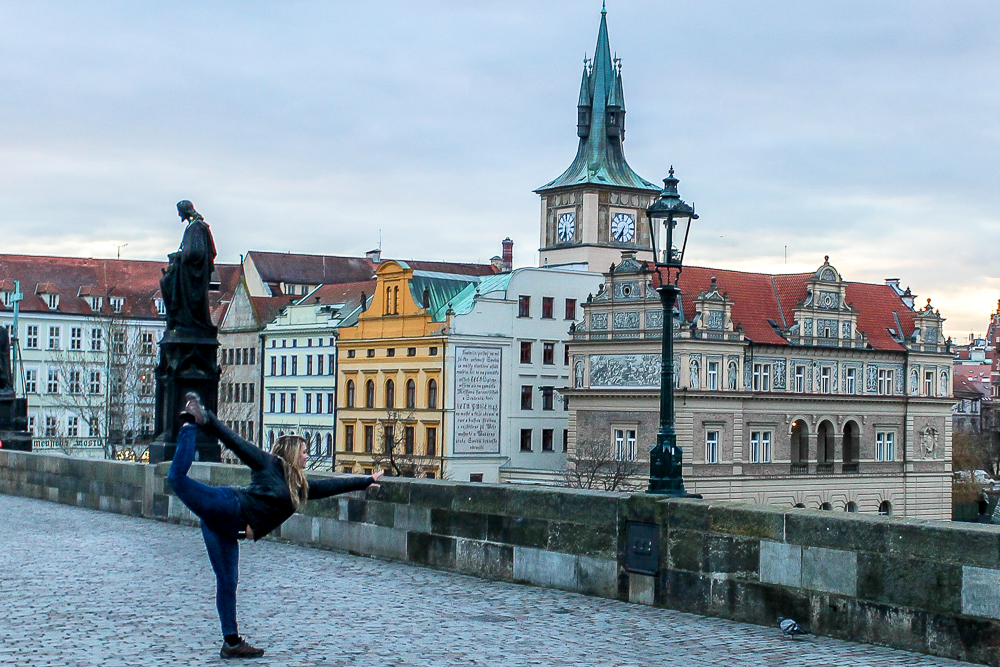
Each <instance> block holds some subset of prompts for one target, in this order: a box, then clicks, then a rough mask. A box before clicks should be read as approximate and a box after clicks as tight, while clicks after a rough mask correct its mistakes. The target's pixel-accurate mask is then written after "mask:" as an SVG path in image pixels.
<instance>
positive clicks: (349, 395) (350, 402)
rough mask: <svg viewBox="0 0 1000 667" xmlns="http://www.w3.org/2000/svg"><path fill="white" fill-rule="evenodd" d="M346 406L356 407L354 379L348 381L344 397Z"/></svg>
mask: <svg viewBox="0 0 1000 667" xmlns="http://www.w3.org/2000/svg"><path fill="white" fill-rule="evenodd" d="M344 399H345V400H344V407H347V408H353V407H354V380H348V381H347V391H346V392H345V397H344Z"/></svg>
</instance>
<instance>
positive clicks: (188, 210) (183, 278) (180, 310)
mask: <svg viewBox="0 0 1000 667" xmlns="http://www.w3.org/2000/svg"><path fill="white" fill-rule="evenodd" d="M177 213H179V214H180V216H181V220H183V221H185V222H187V223H188V226H187V229H186V230H184V238H183V239H182V240H181V247H180V249H179V250H178V251H177V252H175V253H171V254H170V256H169V259H170V265H169V267H168V268H167V269H166V271H164V273H163V277H162V278H160V290H161V292H162V293H163V304H164V306H166V310H167V330H168V331H176V330H188V331H190V332H192V333H201V334H205V335H211V336H214V335H215V332H216V328H215V326H213V325H212V317H211V313H210V309H209V304H208V284H209V281H210V280H211V279H212V271H213V270H214V269H215V264H214V260H215V242H214V241H213V240H212V232H211V231H209V229H208V225H207V224H205V219H204V218H203V217H202V216H201V214H200V213H198V211H196V210H194V204H192V203H191V202H189V201H188V200H186V199H185V200H184V201H181V202H178V203H177Z"/></svg>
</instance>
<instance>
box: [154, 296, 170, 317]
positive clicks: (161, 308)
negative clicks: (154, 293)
mask: <svg viewBox="0 0 1000 667" xmlns="http://www.w3.org/2000/svg"><path fill="white" fill-rule="evenodd" d="M153 305H154V306H155V307H156V314H157V315H166V314H167V306H166V304H165V303H163V299H159V298H157V299H153Z"/></svg>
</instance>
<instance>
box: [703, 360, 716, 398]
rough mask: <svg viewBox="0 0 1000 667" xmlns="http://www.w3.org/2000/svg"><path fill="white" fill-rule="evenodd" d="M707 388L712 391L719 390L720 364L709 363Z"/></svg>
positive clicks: (706, 379)
mask: <svg viewBox="0 0 1000 667" xmlns="http://www.w3.org/2000/svg"><path fill="white" fill-rule="evenodd" d="M705 388H706V389H708V390H710V391H718V389H719V362H718V361H710V362H708V372H707V373H706V375H705Z"/></svg>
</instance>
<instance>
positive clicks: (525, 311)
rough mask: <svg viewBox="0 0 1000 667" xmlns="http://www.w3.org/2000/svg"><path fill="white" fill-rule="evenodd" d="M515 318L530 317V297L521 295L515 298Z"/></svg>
mask: <svg viewBox="0 0 1000 667" xmlns="http://www.w3.org/2000/svg"><path fill="white" fill-rule="evenodd" d="M517 316H518V317H531V297H530V296H527V295H526V294H522V295H521V296H519V297H517Z"/></svg>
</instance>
